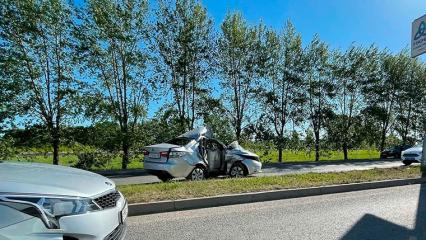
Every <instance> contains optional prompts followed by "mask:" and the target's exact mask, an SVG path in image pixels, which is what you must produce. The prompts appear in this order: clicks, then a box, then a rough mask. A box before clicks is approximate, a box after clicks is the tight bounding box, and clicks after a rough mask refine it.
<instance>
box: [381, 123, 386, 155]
mask: <svg viewBox="0 0 426 240" xmlns="http://www.w3.org/2000/svg"><path fill="white" fill-rule="evenodd" d="M385 142H386V129H385V128H383V129H382V135H381V137H380V152H382V151H383V149H385Z"/></svg>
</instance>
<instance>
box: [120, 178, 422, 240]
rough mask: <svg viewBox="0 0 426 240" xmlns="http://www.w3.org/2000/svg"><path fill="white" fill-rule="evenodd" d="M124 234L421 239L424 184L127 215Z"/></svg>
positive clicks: (162, 237)
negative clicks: (142, 214)
mask: <svg viewBox="0 0 426 240" xmlns="http://www.w3.org/2000/svg"><path fill="white" fill-rule="evenodd" d="M127 239H130V240H136V239H151V240H155V239H159V240H168V239H234V240H235V239H236V240H238V239H268V240H270V239H280V240H281V239H312V240H319V239H321V240H328V239H342V240H367V239H368V240H373V239H386V240H397V239H398V240H421V239H426V185H423V186H421V185H412V186H404V187H393V188H383V189H375V190H366V191H358V192H350V193H339V194H330V195H322V196H314V197H305V198H298V199H287V200H279V201H271V202H261V203H251V204H241V205H233V206H225V207H216V208H206V209H198V210H189V211H181V212H170V213H162V214H153V215H145V216H138V217H130V218H128V236H127Z"/></svg>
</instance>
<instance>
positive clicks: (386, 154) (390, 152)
mask: <svg viewBox="0 0 426 240" xmlns="http://www.w3.org/2000/svg"><path fill="white" fill-rule="evenodd" d="M410 147H411V146H410V145H398V146H393V147H389V148H386V149H385V150H383V151H382V152H381V153H380V158H381V159H384V158H398V159H399V158H401V152H402V151H404V150H406V149H409V148H410Z"/></svg>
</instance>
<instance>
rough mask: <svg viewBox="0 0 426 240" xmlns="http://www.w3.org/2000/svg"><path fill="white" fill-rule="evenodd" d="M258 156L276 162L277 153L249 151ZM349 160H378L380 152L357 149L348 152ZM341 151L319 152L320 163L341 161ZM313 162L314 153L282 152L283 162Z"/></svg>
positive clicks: (274, 151) (254, 149) (257, 150)
mask: <svg viewBox="0 0 426 240" xmlns="http://www.w3.org/2000/svg"><path fill="white" fill-rule="evenodd" d="M247 149H249V150H252V151H254V152H255V153H256V154H258V155H259V156H260V159H262V161H265V162H278V151H276V150H273V151H264V150H260V149H256V148H253V149H250V148H247ZM348 157H349V159H365V160H371V159H379V158H380V152H379V151H377V150H375V149H357V150H350V151H349V154H348ZM343 158H344V157H343V152H342V151H321V154H320V160H321V161H339V160H343ZM311 161H315V152H307V151H292V150H284V151H283V162H311Z"/></svg>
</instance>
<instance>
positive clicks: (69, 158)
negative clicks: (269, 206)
mask: <svg viewBox="0 0 426 240" xmlns="http://www.w3.org/2000/svg"><path fill="white" fill-rule="evenodd" d="M248 149H249V148H248ZM61 150H62V149H61ZM250 150H251V151H254V152H256V153H257V154H258V155H259V156H260V159H261V160H262V161H263V162H278V152H277V151H276V150H271V151H264V150H257V149H250ZM70 152H71V151H70ZM36 153H37V152H36ZM379 155H380V153H379V152H378V151H377V150H353V151H349V159H377V158H379ZM11 160H12V161H21V162H39V163H52V155H47V154H43V153H42V152H40V153H37V154H35V155H31V156H29V155H27V156H24V155H22V154H17V155H16V156H15V157H12V158H11ZM314 160H315V152H311V153H310V154H309V153H308V152H305V151H291V150H285V151H284V152H283V162H311V161H314ZM329 160H343V153H342V152H340V151H327V152H325V151H324V152H322V153H321V161H329ZM76 162H77V155H75V154H71V153H70V154H61V155H60V158H59V164H60V165H64V166H74V165H75V163H76ZM140 168H143V163H141V162H140V161H139V160H137V159H135V160H132V161H131V162H130V164H129V165H128V169H140ZM118 169H121V158H120V157H115V158H113V159H111V161H110V162H109V163H108V164H107V165H106V166H105V167H102V168H94V169H92V170H118Z"/></svg>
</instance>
